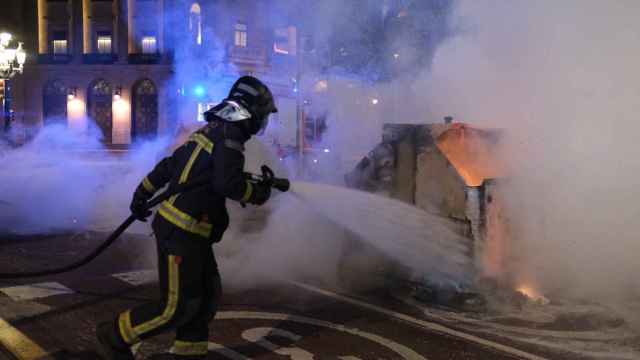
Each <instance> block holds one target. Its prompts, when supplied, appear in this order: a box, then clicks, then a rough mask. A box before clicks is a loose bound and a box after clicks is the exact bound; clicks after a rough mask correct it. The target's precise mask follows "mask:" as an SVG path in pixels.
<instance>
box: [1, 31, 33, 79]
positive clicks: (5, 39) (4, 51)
mask: <svg viewBox="0 0 640 360" xmlns="http://www.w3.org/2000/svg"><path fill="white" fill-rule="evenodd" d="M12 38H13V37H12V36H11V34H9V33H1V34H0V79H5V80H6V79H10V78H11V77H13V76H14V75H16V74H21V73H22V70H23V69H24V62H25V60H26V59H27V53H26V52H25V51H24V49H22V43H18V47H17V48H15V49H10V48H9V43H10V42H11V39H12Z"/></svg>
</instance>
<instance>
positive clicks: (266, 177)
mask: <svg viewBox="0 0 640 360" xmlns="http://www.w3.org/2000/svg"><path fill="white" fill-rule="evenodd" d="M261 171H262V175H256V174H252V173H244V175H245V178H246V179H247V181H250V182H253V183H261V184H265V185H268V186H270V187H273V188H274V189H277V190H280V191H282V192H287V191H289V188H290V183H289V180H288V179H284V178H276V177H275V176H274V173H273V170H271V169H270V168H269V167H268V166H266V165H263V166H262V168H261ZM210 181H211V177H210V175H206V176H200V177H197V178H195V179H193V180H192V181H188V182H186V183H183V184H179V185H175V186H171V187H169V188H168V189H167V190H165V191H164V192H162V193H161V194H159V195H157V196H155V197H154V198H152V199H151V200H149V201H148V202H147V205H146V207H145V210H149V209H152V208H153V207H155V206H157V205H158V204H160V203H161V202H163V201H165V200H167V199H169V198H170V197H172V196H173V195H176V194H180V193H185V192H188V191H191V190H195V189H198V188H202V187H205V186H207V185H208V184H209V182H210ZM243 207H244V204H243ZM136 219H137V218H136V216H135V215H134V214H131V215H129V217H128V218H127V219H126V220H125V221H124V222H123V223H122V224H120V226H118V228H117V229H116V230H114V231H113V232H112V233H111V235H109V237H108V238H107V239H106V240H105V241H104V242H103V243H102V244H100V246H98V247H97V248H95V249H94V250H93V251H92V252H91V253H89V254H88V255H87V256H85V257H84V258H82V259H80V260H78V261H76V262H74V263H71V264H69V265H66V266H63V267H60V268H55V269H47V270H40V271H33V272H21V273H0V279H21V278H31V277H40V276H48V275H55V274H60V273H65V272H69V271H72V270H75V269H77V268H79V267H81V266H84V265H86V264H88V263H89V262H91V261H92V260H93V259H95V258H96V257H98V256H99V255H100V254H102V253H103V252H104V251H105V250H106V249H107V248H108V247H109V246H111V245H112V244H113V243H114V242H115V241H116V240H117V239H118V238H119V237H120V235H122V233H124V232H125V230H127V228H128V227H129V226H131V224H133V223H134V222H135V221H136Z"/></svg>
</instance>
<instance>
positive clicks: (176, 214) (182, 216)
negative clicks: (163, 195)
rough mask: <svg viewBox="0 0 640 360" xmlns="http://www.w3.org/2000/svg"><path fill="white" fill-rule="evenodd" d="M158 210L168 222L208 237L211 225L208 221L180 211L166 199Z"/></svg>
mask: <svg viewBox="0 0 640 360" xmlns="http://www.w3.org/2000/svg"><path fill="white" fill-rule="evenodd" d="M158 212H159V213H160V215H162V216H163V217H164V218H165V219H167V220H168V221H169V222H171V223H172V224H174V225H175V226H177V227H179V228H181V229H183V230H185V231H188V232H191V233H194V234H197V235H200V236H204V237H205V238H208V237H209V236H210V235H211V230H212V229H213V226H212V225H211V224H210V223H208V222H204V221H197V220H196V219H194V218H193V217H191V216H190V215H189V214H187V213H184V212H182V211H180V209H178V208H176V207H175V206H173V205H172V204H170V203H169V202H168V201H165V202H163V203H162V204H161V205H160V209H159V210H158Z"/></svg>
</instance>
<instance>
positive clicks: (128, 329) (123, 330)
mask: <svg viewBox="0 0 640 360" xmlns="http://www.w3.org/2000/svg"><path fill="white" fill-rule="evenodd" d="M118 327H119V328H120V335H121V336H122V339H124V342H126V343H127V344H129V345H133V344H135V343H138V342H140V339H139V338H138V336H137V335H136V334H135V332H134V331H133V327H132V326H131V311H129V310H128V311H126V312H123V313H121V314H120V316H119V319H118Z"/></svg>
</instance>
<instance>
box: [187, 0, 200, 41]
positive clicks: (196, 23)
mask: <svg viewBox="0 0 640 360" xmlns="http://www.w3.org/2000/svg"><path fill="white" fill-rule="evenodd" d="M189 32H191V35H192V39H193V40H194V43H195V44H197V45H202V9H200V4H198V3H197V2H195V3H193V4H192V5H191V9H190V10H189Z"/></svg>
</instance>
